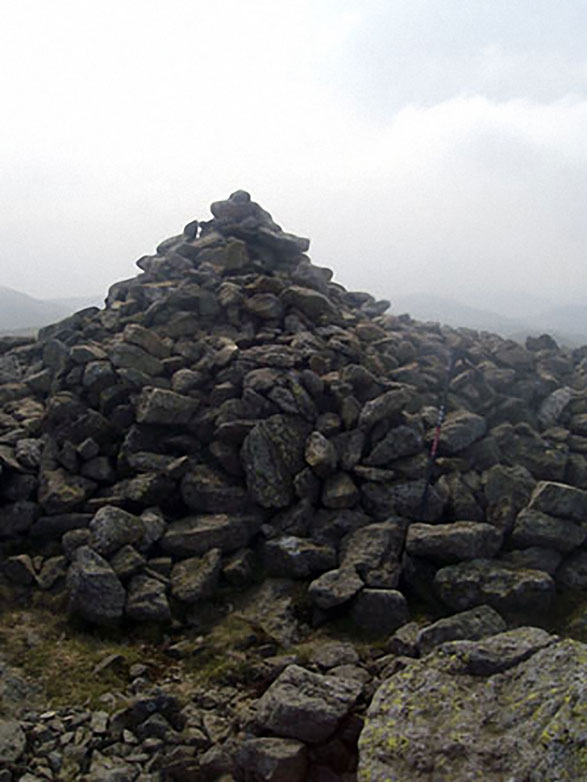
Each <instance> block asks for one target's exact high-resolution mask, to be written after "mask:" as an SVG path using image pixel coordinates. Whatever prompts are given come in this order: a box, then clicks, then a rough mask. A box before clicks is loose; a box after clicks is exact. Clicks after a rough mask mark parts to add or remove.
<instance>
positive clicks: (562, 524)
mask: <svg viewBox="0 0 587 782" xmlns="http://www.w3.org/2000/svg"><path fill="white" fill-rule="evenodd" d="M586 538H587V526H585V527H582V526H580V525H579V524H576V523H575V522H574V521H569V520H568V519H560V518H556V517H555V516H549V515H548V514H546V513H541V512H540V511H538V510H534V509H533V508H532V507H529V508H525V509H524V510H523V511H521V513H519V514H518V516H517V518H516V522H515V524H514V529H513V531H512V541H513V542H514V543H515V545H516V546H520V548H524V547H529V546H542V547H543V548H550V549H555V550H556V551H560V552H562V553H563V554H565V553H567V552H569V551H572V550H573V549H575V548H578V547H579V546H580V545H581V544H582V543H583V541H584V540H585V539H586Z"/></svg>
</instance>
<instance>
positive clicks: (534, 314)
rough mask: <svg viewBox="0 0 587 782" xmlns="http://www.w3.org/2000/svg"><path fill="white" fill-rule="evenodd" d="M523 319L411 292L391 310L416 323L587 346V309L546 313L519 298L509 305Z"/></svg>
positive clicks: (567, 307)
mask: <svg viewBox="0 0 587 782" xmlns="http://www.w3.org/2000/svg"><path fill="white" fill-rule="evenodd" d="M509 304H510V306H511V310H512V312H523V313H524V314H523V315H521V316H520V317H509V316H507V315H504V314H502V313H498V312H494V311H492V310H487V309H483V308H481V307H474V306H470V305H468V304H464V303H463V302H461V301H457V300H456V299H449V298H444V297H442V296H436V295H434V294H428V293H411V294H404V295H401V294H400V295H396V296H393V297H392V302H391V311H392V312H395V313H396V314H400V313H402V312H407V313H409V314H410V315H411V316H412V317H413V318H415V319H416V320H424V321H430V320H431V321H438V322H440V323H446V324H448V325H449V326H455V327H459V326H465V327H467V328H470V329H475V330H476V331H490V332H494V333H496V334H500V335H501V336H504V337H509V338H511V339H516V340H518V341H520V342H523V341H524V340H525V339H526V337H527V336H528V335H532V336H537V335H539V334H544V333H546V334H550V335H551V336H552V337H554V339H556V340H557V342H558V343H559V344H561V345H568V346H570V347H577V346H579V345H584V344H587V306H585V307H584V306H581V305H564V306H558V307H553V306H550V307H548V306H547V307H546V308H545V309H543V310H540V309H535V310H534V311H530V308H529V307H527V306H525V305H527V302H525V301H520V304H519V306H517V302H516V300H515V298H512V300H511V302H509Z"/></svg>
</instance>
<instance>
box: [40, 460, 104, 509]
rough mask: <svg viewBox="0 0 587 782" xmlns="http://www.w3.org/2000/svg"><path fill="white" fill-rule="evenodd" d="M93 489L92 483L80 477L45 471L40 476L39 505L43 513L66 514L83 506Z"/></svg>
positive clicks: (61, 471)
mask: <svg viewBox="0 0 587 782" xmlns="http://www.w3.org/2000/svg"><path fill="white" fill-rule="evenodd" d="M95 488H96V484H95V483H94V481H90V480H88V479H87V478H82V477H81V476H80V475H71V474H70V473H68V472H66V471H65V470H61V469H57V470H45V471H43V472H41V475H40V483H39V503H40V505H41V506H42V508H43V510H44V511H45V513H49V514H60V513H68V512H69V511H72V510H77V509H78V508H79V507H80V506H81V505H83V503H84V502H85V500H86V499H87V498H88V497H89V496H90V495H91V494H92V492H93V491H94V489H95Z"/></svg>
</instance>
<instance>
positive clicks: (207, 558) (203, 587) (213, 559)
mask: <svg viewBox="0 0 587 782" xmlns="http://www.w3.org/2000/svg"><path fill="white" fill-rule="evenodd" d="M221 567H222V555H221V552H220V549H217V548H214V549H211V550H210V551H208V552H207V553H206V554H204V555H203V556H202V557H192V558H190V559H184V560H182V561H181V562H178V563H177V564H176V565H174V566H173V568H172V570H171V594H172V595H173V596H174V597H176V598H177V599H178V600H182V601H183V602H184V603H196V602H198V601H199V600H205V599H206V598H209V597H211V596H212V595H213V594H214V592H215V591H216V587H217V585H218V579H219V577H220V570H221Z"/></svg>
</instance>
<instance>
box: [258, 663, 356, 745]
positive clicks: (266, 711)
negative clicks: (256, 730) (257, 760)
mask: <svg viewBox="0 0 587 782" xmlns="http://www.w3.org/2000/svg"><path fill="white" fill-rule="evenodd" d="M361 690H362V686H361V684H360V683H359V682H356V681H351V680H349V679H340V678H337V677H335V676H324V675H322V674H318V673H311V672H310V671H307V670H305V669H304V668H300V667H299V666H298V665H289V666H288V667H287V668H286V669H285V671H283V673H282V674H281V675H280V676H279V677H278V678H277V679H276V681H275V682H274V683H273V684H272V685H271V687H269V689H268V690H267V691H266V692H265V694H264V695H263V696H262V697H261V698H260V699H259V701H258V703H257V713H256V717H255V721H256V723H257V724H258V725H259V727H260V728H261V729H263V730H269V731H271V732H272V733H274V734H276V735H277V736H283V737H286V738H293V739H297V740H299V741H303V742H306V743H308V744H319V743H320V742H323V741H326V740H327V739H328V738H330V737H331V736H332V735H333V734H334V732H335V731H336V729H337V727H338V725H339V723H340V721H341V720H342V719H343V717H345V716H346V715H347V714H348V713H349V711H350V710H351V709H352V707H353V706H354V704H355V703H356V701H357V699H358V697H359V695H360V693H361Z"/></svg>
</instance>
